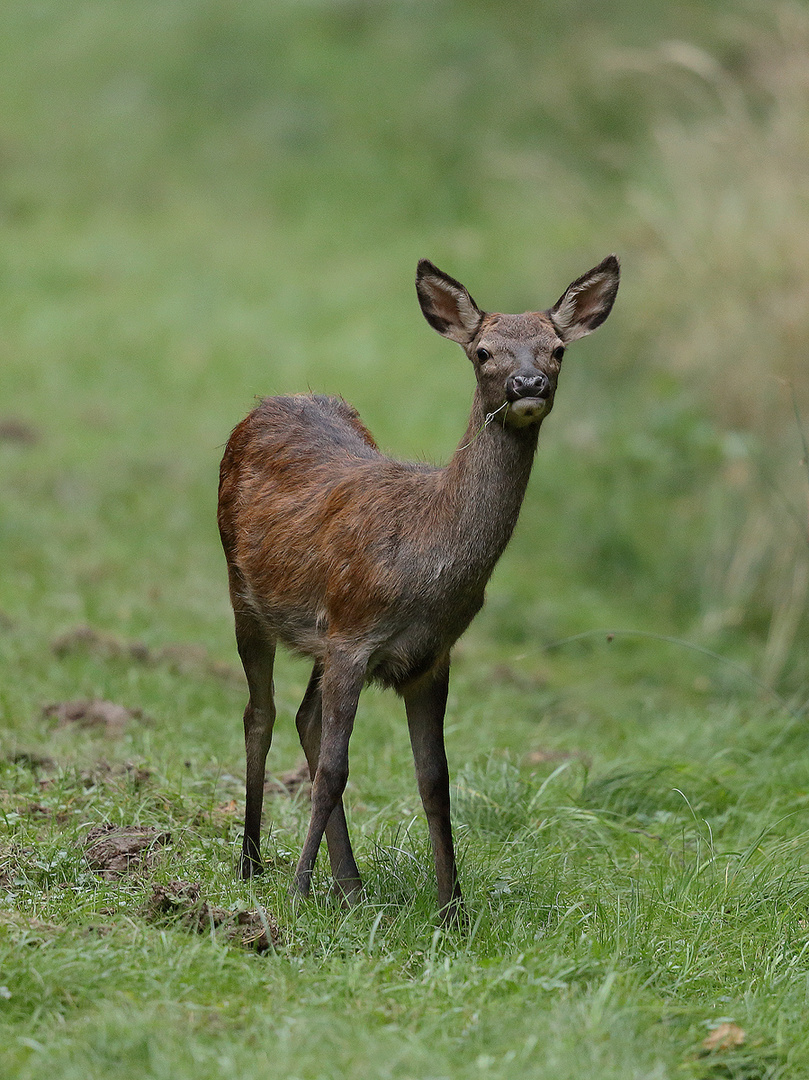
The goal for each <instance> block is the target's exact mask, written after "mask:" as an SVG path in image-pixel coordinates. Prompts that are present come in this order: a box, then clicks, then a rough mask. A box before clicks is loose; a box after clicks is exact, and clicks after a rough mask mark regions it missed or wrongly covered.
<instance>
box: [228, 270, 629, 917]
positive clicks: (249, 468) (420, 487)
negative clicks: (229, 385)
mask: <svg viewBox="0 0 809 1080" xmlns="http://www.w3.org/2000/svg"><path fill="white" fill-rule="evenodd" d="M619 277H620V266H619V261H618V259H617V257H616V256H615V255H609V256H607V258H605V259H604V260H603V261H602V262H600V263H599V264H598V265H597V266H595V267H593V269H591V270H588V271H587V273H586V274H583V275H582V276H581V277H579V278H577V279H576V280H575V281H573V282H572V283H571V284H570V285H569V286H568V287H567V288H566V289H565V291H564V292H563V293H562V295H561V297H560V298H559V300H557V302H556V303H555V304H554V305H553V307H551V308H549V309H547V310H544V311H529V312H525V313H523V314H520V315H507V314H497V313H486V312H484V311H483V310H482V309H481V308H479V307H478V305H477V304H476V303H475V301H474V300H473V299H472V296H471V295H470V293H469V292H468V290H467V289H466V288H465V286H464V285H462V284H461V283H460V282H459V281H457V280H456V279H455V278H453V277H450V276H449V275H448V274H446V273H444V272H443V271H442V270H439V269H438V267H437V266H435V265H434V264H433V263H432V262H430V261H429V260H427V259H422V260H420V261H419V263H418V268H417V274H416V292H417V296H418V300H419V304H420V306H421V310H422V313H423V315H424V317H425V318H426V320H427V322H428V323H429V324H430V326H432V327H433V329H434V330H436V331H437V332H438V333H439V334H441V335H442V336H443V337H445V338H448V339H449V340H450V341H454V342H457V344H459V345H460V346H461V347H462V349H463V350H464V352H465V353H466V355H467V357H468V359H469V361H470V362H471V365H472V368H473V371H474V374H475V379H476V388H475V392H474V396H473V399H472V408H471V413H470V416H469V423H468V425H467V428H466V432H465V434H464V435H463V437H462V439H461V441H460V443H459V445H458V448H457V449H456V450H455V452H454V454H453V455H452V457H451V459H450V461H449V463H448V464H447V465H445V466H443V467H437V466H433V465H430V464H427V463H422V462H407V461H397V460H394V459H393V458H390V457H387V456H386V455H385V454H383V453H382V452H381V451H380V449H379V447H378V446H377V444H376V442H375V441H374V439H373V437H372V436H371V434H370V432H369V431H368V429H367V428H366V427H365V425H364V424H363V422H362V421H361V419H360V417H359V414H358V413H357V411H356V410H355V409H354V408H353V407H352V406H350V405H349V404H348V403H347V402H346V401H345V400H343V398H341V397H330V396H323V395H319V394H312V393H310V394H295V395H290V396H284V397H267V398H264V399H263V400H261V401H260V403H259V404H258V405H257V406H256V407H255V408H254V409H253V410H252V411H251V412H250V413H249V414H248V416H247V417H246V418H245V419H244V420H242V421H241V423H240V424H238V425H237V426H236V427H235V428H234V429H233V432H232V433H231V436H230V439H229V441H228V443H227V446H226V449H225V453H224V456H223V458H222V464H221V468H220V479H219V509H218V524H219V531H220V536H221V540H222V546H223V549H224V553H225V558H226V562H227V572H228V584H229V590H230V599H231V602H232V606H233V612H234V621H235V631H236V643H237V648H238V652H239V656H240V659H241V662H242V665H243V667H244V672H245V676H246V679H247V688H248V695H249V696H248V701H247V706H246V708H245V711H244V741H245V756H246V784H245V820H244V836H243V843H242V850H241V857H240V864H239V866H240V875H241V877H242V878H243V879H245V880H247V879H250V878H252V877H254V876H255V875H257V874H260V873H262V872H263V864H262V860H261V853H260V843H261V819H262V805H263V795H264V776H265V767H266V759H267V754H268V751H269V749H270V743H271V740H272V734H273V725H274V722H275V715H276V713H275V704H274V684H273V664H274V659H275V651H276V645H277V644H278V643H279V642H280V643H281V644H282V645H283V646H285V647H286V648H287V649H289V650H291V651H292V652H294V653H297V654H301V655H303V656H304V657H307V658H308V659H309V661H311V662H312V664H313V667H312V673H311V677H310V679H309V682H308V686H307V688H306V692H305V694H304V696H303V701H302V703H301V706H300V708H299V710H298V712H297V715H296V720H295V722H296V726H297V730H298V735H299V738H300V742H301V746H302V747H303V752H304V754H305V756H306V760H307V763H308V768H309V774H310V777H311V780H312V790H311V814H310V820H309V827H308V831H307V834H306V839H305V842H304V845H303V850H302V852H301V855H300V859H299V861H298V864H297V868H296V870H295V874H294V882H293V886H292V891H293V894H296V895H300V896H303V897H305V896H308V895H309V893H310V888H311V882H312V875H313V872H314V867H315V862H316V857H317V854H318V850H319V848H320V845H321V842H322V839H323V836H324V834H325V837H326V844H327V848H328V857H329V862H330V868H331V874H332V877H333V882H334V884H333V890H334V893H335V895H336V897H337V898H338V900H339V901H340V902H341V903H343V904H345V905H347V906H350V905H353V904H356V903H357V902H358V901H359V899H360V898H361V895H362V881H361V878H360V873H359V870H358V868H357V864H356V861H355V858H354V853H353V850H352V847H351V841H350V838H349V834H348V827H347V824H346V816H345V809H344V805H343V794H344V791H345V787H346V783H347V780H348V769H349V739H350V737H351V733H352V729H353V726H354V720H355V716H356V712H357V705H358V701H359V697H360V692H361V690H362V688H363V686H364V685H366V684H367V683H369V682H375V683H378V684H381V685H382V686H384V687H389V688H391V689H393V690H394V691H396V693H397V694H398V695H399V696H400V697H401V698H403V700H404V707H405V713H406V717H407V724H408V728H409V735H410V744H411V748H412V752H413V760H414V764H415V773H416V780H417V785H418V790H419V794H420V796H421V801H422V805H423V807H424V812H425V815H426V818H427V825H428V830H429V837H430V843H431V847H432V853H433V859H434V864H435V876H436V883H437V889H438V908H439V912H440V914H441V917H442V919H443V921H444V922H445V923H451V922H453V921H458V920H460V919H462V918H463V917H464V916H463V900H462V894H461V888H460V884H459V880H458V871H457V865H456V858H455V850H454V845H453V836H452V826H451V820H450V784H449V770H448V765H447V756H446V751H445V745H444V714H445V710H446V704H447V694H448V685H449V671H450V652H451V649H452V647H453V645H454V644H455V643H456V642H457V640H458V639H459V638H460V636H461V635H462V634H463V633H464V631H465V630H466V628H467V627H468V626H469V624H470V623H471V621H472V619H473V618H474V617H475V615H476V614H477V613H478V611H479V610H480V608H481V607H482V606H483V602H484V592H485V588H486V584H487V582H488V581H489V578H490V577H491V574H492V572H493V570H494V567H495V565H496V563H497V561H498V560H499V558H500V556H501V555H502V554H503V551H504V549H505V547H506V545H507V544H508V542H509V539H510V538H511V535H512V532H513V530H514V527H515V525H516V522H517V518H518V515H519V512H520V508H521V505H522V502H523V498H524V495H525V491H526V486H527V484H528V478H529V475H530V473H531V468H532V465H533V461H534V456H535V452H536V449H537V440H538V435H539V429H540V426H541V424H542V422H543V420H544V419H545V417H547V415H548V414H549V413H550V411H551V409H552V408H553V403H554V397H555V394H556V387H557V381H558V378H559V372H560V367H561V364H562V357H563V355H564V353H565V349H566V348H567V346H568V345H569V344H570V343H571V342H573V341H575V340H577V339H578V338H581V337H584V336H585V335H586V334H589V333H591V332H592V331H593V330H595V329H596V328H597V327H598V326H600V325H601V324H602V323H603V322H604V320H605V319H606V318H607V316H608V315H609V313H610V311H611V309H612V306H613V302H614V300H615V296H616V293H617V291H618V283H619Z"/></svg>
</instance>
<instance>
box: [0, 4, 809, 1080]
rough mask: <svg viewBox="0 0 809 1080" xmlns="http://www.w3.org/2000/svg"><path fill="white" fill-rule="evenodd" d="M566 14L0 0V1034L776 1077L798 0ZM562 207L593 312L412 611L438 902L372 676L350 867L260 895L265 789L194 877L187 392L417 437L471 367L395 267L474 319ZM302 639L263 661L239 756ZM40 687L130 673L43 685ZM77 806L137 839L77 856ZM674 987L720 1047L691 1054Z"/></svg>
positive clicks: (354, 786) (195, 638) (796, 787)
mask: <svg viewBox="0 0 809 1080" xmlns="http://www.w3.org/2000/svg"><path fill="white" fill-rule="evenodd" d="M591 8H592V6H582V5H580V4H575V3H573V2H572V0H571V2H567V3H563V4H560V5H557V6H555V7H554V8H548V7H547V6H541V5H534V4H531V3H528V2H527V0H526V2H520V3H516V4H512V5H505V6H504V5H502V4H492V3H488V2H484V0H479V2H473V3H468V4H455V3H450V2H438V3H429V4H428V3H422V2H420V0H414V2H413V3H407V4H401V3H400V4H391V3H385V2H381V3H373V4H372V3H363V2H353V3H349V2H341V3H333V4H331V3H330V4H326V3H320V2H313V3H307V4H298V3H287V2H285V0H281V2H278V3H274V4H270V5H268V4H265V3H256V2H253V0H246V2H245V3H241V4H239V5H235V4H224V5H223V4H222V3H216V4H214V3H210V2H207V0H176V2H173V3H160V4H156V3H153V2H150V0H136V2H132V0H129V2H127V3H119V2H110V0H104V2H103V3H102V2H97V0H89V2H86V3H78V2H74V0H68V2H65V0H62V2H60V3H58V4H56V3H52V2H50V0H43V2H41V3H38V4H35V5H16V6H14V5H6V6H5V8H4V10H3V11H2V12H0V176H1V177H2V184H0V316H1V317H2V326H3V334H2V340H0V566H1V567H2V572H0V718H1V719H2V728H1V729H0V1071H2V1073H3V1075H8V1076H13V1077H15V1078H16V1077H19V1078H21V1080H29V1078H30V1080H39V1078H42V1077H46V1076H47V1077H53V1076H58V1077H60V1078H62V1077H64V1078H66V1080H71V1078H73V1077H76V1078H78V1077H81V1078H82V1080H96V1078H102V1077H103V1078H106V1077H112V1076H115V1077H116V1078H124V1080H125V1078H127V1077H129V1076H132V1077H138V1078H139V1080H140V1078H143V1077H148V1078H163V1077H165V1078H171V1080H184V1078H186V1077H188V1078H190V1077H193V1078H194V1080H204V1078H207V1077H217V1078H219V1077H223V1076H230V1075H240V1076H244V1077H247V1078H250V1077H253V1076H255V1077H259V1076H261V1077H264V1076H267V1075H274V1076H275V1075H277V1076H284V1077H291V1078H300V1080H320V1078H321V1077H322V1078H329V1080H331V1078H333V1077H343V1076H357V1077H366V1076H367V1077H390V1078H395V1080H410V1078H419V1080H439V1078H449V1080H456V1078H458V1080H461V1078H465V1077H475V1078H477V1077H492V1078H498V1077H504V1078H505V1077H509V1078H511V1077H516V1076H519V1077H523V1076H524V1077H528V1078H534V1077H536V1078H541V1080H545V1078H551V1077H552V1078H553V1080H565V1078H567V1077H569V1078H571V1080H573V1078H575V1080H587V1078H593V1080H596V1078H597V1080H609V1078H612V1077H614V1078H616V1080H618V1078H620V1080H628V1078H629V1080H632V1078H637V1080H670V1078H671V1080H674V1078H676V1077H693V1078H699V1080H720V1078H734V1080H763V1078H767V1080H787V1078H792V1077H795V1078H803V1077H805V1076H806V1075H807V1073H809V1025H808V1024H807V1021H806V1016H807V1012H808V1011H809V1010H808V1009H807V995H808V992H809V985H808V984H807V967H808V966H809V961H807V954H809V914H808V913H807V905H808V904H809V879H808V878H807V867H809V821H808V820H807V814H808V813H809V757H807V754H806V716H805V703H806V701H807V698H809V666H807V656H806V648H805V642H806V634H807V632H808V631H809V621H807V614H806V612H807V604H806V599H807V593H808V592H809V544H807V542H806V535H807V534H806V524H805V521H806V512H805V506H806V492H807V472H806V464H805V462H802V460H801V459H802V455H803V454H804V451H805V446H804V445H803V442H802V436H801V430H800V428H801V426H802V424H804V419H805V420H806V422H807V423H809V378H807V375H806V371H807V370H809V369H807V367H806V364H805V355H806V346H807V340H809V324H807V321H806V312H805V304H804V302H803V298H804V297H805V291H806V287H807V284H809V283H807V279H806V266H807V265H809V258H807V250H806V245H807V237H809V211H808V210H807V202H806V188H805V177H804V176H803V165H802V164H801V163H802V162H804V161H805V160H806V151H807V149H809V147H807V142H808V141H809V127H807V123H806V115H807V112H806V95H807V88H806V80H805V55H806V42H807V39H809V14H807V10H806V7H805V5H803V4H795V5H780V4H779V5H763V4H742V3H736V2H735V0H714V2H712V3H710V4H707V3H704V2H700V3H696V2H693V3H683V4H678V5H651V6H650V5H648V4H640V3H637V2H636V0H622V2H620V3H613V4H611V5H608V7H605V8H603V10H602V9H601V8H600V7H599V8H598V9H597V10H594V9H591ZM678 42H679V44H677V43H678ZM683 42H685V43H686V45H688V48H684V46H683V44H682V43H683ZM672 43H674V44H672ZM610 250H616V251H618V253H619V254H620V255H621V257H622V260H623V267H624V277H623V282H622V286H621V292H620V294H619V298H618V302H617V304H616V308H615V311H614V313H613V315H612V316H611V318H610V321H609V323H608V324H607V325H606V326H605V327H604V329H603V330H601V331H600V332H599V334H598V335H597V336H596V337H595V338H593V339H591V340H588V341H584V342H582V343H580V344H577V346H576V347H575V350H572V351H571V354H570V355H569V357H568V358H567V359H566V360H565V371H564V377H563V380H562V382H561V385H560V391H559V396H558V399H557V404H556V407H555V410H554V414H553V416H552V417H551V418H550V419H549V421H548V422H547V424H546V425H545V427H544V429H543V432H542V437H541V444H540V452H539V455H538V458H537V463H536V466H535V470H534V475H533V477H532V480H531V484H530V486H529V491H528V495H527V498H526V502H525V506H524V509H523V514H522V517H521V521H520V524H519V526H518V529H517V532H516V534H515V537H514V540H513V542H512V544H511V546H510V548H509V549H508V551H507V552H506V555H505V556H504V558H503V560H502V562H501V564H500V566H499V567H498V569H497V572H496V573H495V576H494V578H493V581H492V583H491V586H490V589H489V597H488V603H487V606H486V608H485V609H484V611H483V612H482V613H481V615H480V617H479V618H478V620H477V621H476V622H475V624H474V625H473V627H472V628H471V630H470V632H469V633H468V634H467V636H466V637H465V638H464V639H463V640H462V641H461V643H460V644H459V646H458V648H457V651H456V657H455V662H454V666H453V680H452V685H451V690H450V700H449V706H448V714H447V745H448V752H449V756H450V761H451V768H452V774H453V779H454V822H455V828H456V833H457V837H458V846H459V851H460V856H461V876H462V882H463V886H464V891H465V895H466V898H467V905H468V912H469V923H468V925H467V926H465V927H463V928H462V929H459V930H455V931H451V932H446V931H443V930H441V929H440V928H439V926H438V921H437V917H436V912H435V896H434V884H433V878H432V865H431V858H430V854H429V845H428V841H427V835H426V826H425V824H424V820H423V816H422V814H421V809H420V806H419V801H418V796H417V793H416V788H415V782H414V779H413V776H412V765H411V760H410V751H409V747H408V743H407V733H406V725H405V723H404V718H403V715H402V708H401V703H400V702H398V701H397V700H396V699H395V698H394V697H393V696H392V695H385V694H382V693H381V692H378V691H376V690H368V691H366V693H365V694H364V696H363V699H362V702H361V709H360V715H359V718H358V722H357V727H356V731H355V733H354V736H353V739H352V774H351V780H350V783H349V789H348V792H347V798H346V801H347V808H348V813H349V818H350V825H351V829H352V835H353V837H354V839H355V847H356V851H357V857H358V861H359V864H360V867H361V870H362V872H363V875H364V878H365V882H366V898H365V901H364V903H363V904H362V905H361V906H359V907H358V908H357V909H355V910H352V911H350V912H345V911H342V910H341V909H339V908H338V907H336V906H335V905H334V904H333V903H332V902H331V900H330V898H329V882H328V879H327V875H326V868H325V865H322V864H321V865H319V867H318V871H317V877H316V880H315V888H314V898H313V899H312V901H311V902H310V903H306V904H297V905H295V904H293V902H292V901H291V900H290V897H289V894H288V887H289V883H290V880H291V876H292V870H293V867H294V864H295V861H296V858H297V855H298V852H299V850H300V846H301V844H302V840H303V835H304V830H305V826H306V816H307V815H306V811H307V806H306V800H305V798H304V797H302V796H300V795H298V796H297V797H294V798H289V797H285V796H281V795H277V796H273V797H271V798H269V800H268V806H267V815H266V821H265V837H264V842H265V849H266V857H267V862H268V873H267V874H266V875H265V876H264V877H263V878H261V879H260V880H258V881H256V882H255V884H254V885H252V886H249V885H246V884H243V883H241V882H239V881H237V879H236V874H235V869H236V862H237V857H238V849H239V843H240V836H241V816H240V815H241V813H242V811H243V801H242V800H243V793H242V779H241V777H242V754H243V750H242V745H241V742H242V733H241V722H240V714H241V711H242V709H243V707H244V700H245V690H244V688H243V685H242V681H241V677H240V675H239V673H238V669H237V659H236V652H235V647H234V643H233V638H232V621H231V614H230V610H229V605H228V600H227V592H226V587H225V573H224V560H223V557H222V555H221V551H220V550H219V545H218V537H217V535H216V529H215V495H216V473H217V467H218V461H219V457H220V455H221V449H222V446H223V444H224V442H225V440H226V438H227V435H228V432H229V430H230V429H231V427H232V426H233V425H234V424H235V423H236V422H237V421H238V420H239V419H240V418H241V416H242V415H244V413H245V412H246V410H247V409H248V408H249V407H250V405H251V403H252V401H253V398H254V396H255V395H257V394H266V393H276V392H289V391H299V390H304V389H306V388H307V387H311V388H312V389H315V390H318V391H326V392H337V393H341V394H343V395H344V396H345V397H346V398H347V399H348V400H350V401H351V402H352V403H353V404H355V405H356V406H357V407H358V408H359V409H360V412H361V413H362V415H363V418H364V419H365V420H366V422H367V423H368V425H369V427H370V428H371V430H372V431H373V432H374V434H375V435H376V436H377V438H378V439H379V441H380V443H381V444H382V446H383V447H384V448H385V449H386V450H388V451H390V452H391V453H394V454H397V455H402V456H404V455H407V456H412V457H419V458H428V459H431V460H442V459H445V458H446V457H447V456H448V454H449V453H450V452H451V450H452V448H453V447H454V446H455V445H456V443H457V441H458V440H459V438H460V436H461V434H462V432H463V430H464V426H465V422H466V414H467V409H468V403H469V399H470V396H471V390H472V376H471V373H470V372H469V371H468V370H467V368H466V367H465V364H464V361H463V358H462V356H461V354H460V353H459V352H458V350H457V349H454V348H453V347H451V346H450V345H449V344H448V343H446V342H442V341H441V340H440V339H439V338H438V337H437V336H436V335H434V334H432V333H431V331H430V330H429V328H428V327H427V326H426V325H425V324H424V322H423V320H422V318H421V316H420V314H419V312H418V308H417V304H416V300H415V295H414V290H413V285H412V275H413V272H414V269H415V262H416V259H417V258H418V257H420V256H428V257H430V258H432V259H434V260H435V261H436V262H437V263H438V264H439V265H440V266H442V268H445V269H446V270H447V271H448V272H450V273H452V274H454V275H457V276H459V277H460V278H461V279H462V280H463V281H464V282H465V283H466V284H468V286H469V288H470V290H471V291H472V293H473V295H474V296H475V297H476V299H478V300H479V301H480V302H481V303H482V304H483V305H484V306H488V307H491V308H502V309H505V310H522V309H525V308H530V307H535V306H537V305H540V306H546V305H548V304H551V303H553V301H554V300H555V299H556V298H557V296H558V295H559V293H560V292H561V290H562V288H563V287H564V285H565V284H566V283H567V282H568V281H569V280H570V279H571V278H572V277H574V276H576V275H577V274H578V273H580V272H582V271H583V270H585V269H586V268H587V267H589V266H591V265H593V264H594V263H595V262H597V261H598V260H599V259H600V258H602V257H603V256H604V255H605V254H607V252H609V251H610ZM793 395H794V400H795V402H796V403H797V408H798V417H797V418H796V415H795V413H794V411H793ZM801 417H802V418H804V419H801ZM11 421H13V422H14V423H15V424H17V428H16V430H17V433H18V434H17V437H16V438H15V437H14V429H13V428H12V427H11V426H10V422H11ZM20 425H22V427H20ZM21 431H22V434H23V435H25V433H26V431H27V433H28V438H24V437H20V432H21ZM77 627H89V628H91V629H92V631H93V632H94V633H95V635H96V636H95V637H94V638H89V639H84V640H83V642H82V641H81V640H78V641H77V640H76V638H75V635H73V636H71V635H72V634H73V631H75V629H76V628H77ZM616 631H632V632H631V633H617V632H616ZM613 632H615V633H613ZM65 635H67V637H66V638H65ZM65 640H67V642H68V647H65V645H64V641H65ZM60 642H61V644H60ZM133 646H134V648H133ZM306 679H307V671H306V668H305V667H304V666H303V665H302V664H301V663H300V662H299V661H296V660H292V659H290V658H289V657H286V656H282V657H281V658H280V659H279V663H278V671H277V679H276V684H277V692H278V704H279V723H278V726H277V734H276V739H275V743H274V746H273V750H272V753H271V757H270V772H271V773H272V774H273V775H276V776H277V775H279V774H281V773H283V772H284V770H286V769H289V768H292V767H293V766H295V765H296V763H297V762H298V760H299V758H300V751H299V749H298V747H297V740H296V736H295V731H294V725H293V723H292V722H291V721H292V715H293V714H294V711H295V709H296V707H297V704H298V702H299V701H300V698H301V697H302V695H303V691H304V688H305V685H306ZM91 697H99V698H104V699H108V700H110V701H113V702H116V703H119V704H121V705H124V706H126V707H128V708H130V709H133V710H138V716H137V717H135V718H133V719H132V720H131V721H130V722H129V723H128V724H127V725H126V726H125V727H124V728H123V729H122V730H121V731H119V732H117V733H115V732H106V731H104V730H103V729H99V728H91V729H81V728H79V727H77V726H75V725H68V726H62V727H60V726H58V724H57V723H56V721H55V720H54V719H53V718H52V717H49V716H48V715H46V714H45V713H44V712H43V707H44V706H46V705H48V704H50V703H55V702H60V701H67V700H75V699H79V698H91ZM105 822H109V823H112V824H115V825H121V826H124V825H138V826H142V827H144V828H146V827H148V828H154V829H156V830H157V831H158V832H160V833H165V832H168V833H169V834H170V840H169V842H168V844H166V845H165V847H164V848H163V849H161V850H160V851H158V853H157V854H156V856H155V858H154V859H153V861H151V862H150V863H149V864H148V865H145V866H140V867H135V868H133V870H132V872H130V873H128V874H125V875H123V876H122V877H120V878H119V879H117V880H105V879H103V878H102V877H100V876H99V875H98V874H96V873H94V872H93V871H92V870H91V869H90V867H89V866H88V864H87V861H86V859H85V838H86V836H87V833H88V831H89V830H90V828H91V827H92V826H93V825H96V824H99V823H105ZM175 880H187V881H192V882H198V883H199V884H200V887H201V892H202V895H203V896H204V898H205V900H207V901H208V902H209V903H210V904H212V905H218V906H219V907H222V908H226V909H229V910H233V911H237V910H246V909H255V908H257V907H260V908H263V909H265V910H266V911H267V912H269V913H271V914H272V915H273V916H274V917H275V919H276V920H277V922H278V924H279V926H280V927H281V930H282V941H281V943H280V944H279V945H278V946H277V948H275V949H274V950H270V951H269V952H266V953H263V954H261V955H259V954H257V953H254V952H250V951H248V950H245V949H242V948H239V947H238V946H237V945H235V944H234V943H232V942H229V941H228V939H227V937H226V935H225V934H223V933H222V932H221V931H216V930H215V929H214V928H211V929H210V932H203V933H200V934H197V933H194V932H192V931H191V930H189V929H188V928H187V927H186V926H184V925H183V924H182V920H181V919H180V918H177V919H172V918H170V917H168V916H163V917H160V918H156V917H154V915H152V914H150V909H149V904H148V901H149V897H150V896H151V894H152V890H153V888H154V886H155V885H156V884H162V885H165V884H168V883H169V882H171V881H175ZM722 1022H732V1023H734V1024H736V1025H738V1026H739V1027H740V1028H741V1029H743V1031H744V1033H745V1035H744V1041H743V1042H742V1043H741V1045H739V1046H738V1047H736V1048H735V1049H726V1050H719V1051H716V1052H714V1053H710V1054H709V1053H707V1052H706V1051H704V1049H703V1047H702V1041H703V1039H704V1038H705V1037H706V1035H708V1034H709V1032H710V1031H711V1030H712V1029H714V1028H716V1027H717V1026H718V1025H719V1024H720V1023H722Z"/></svg>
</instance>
